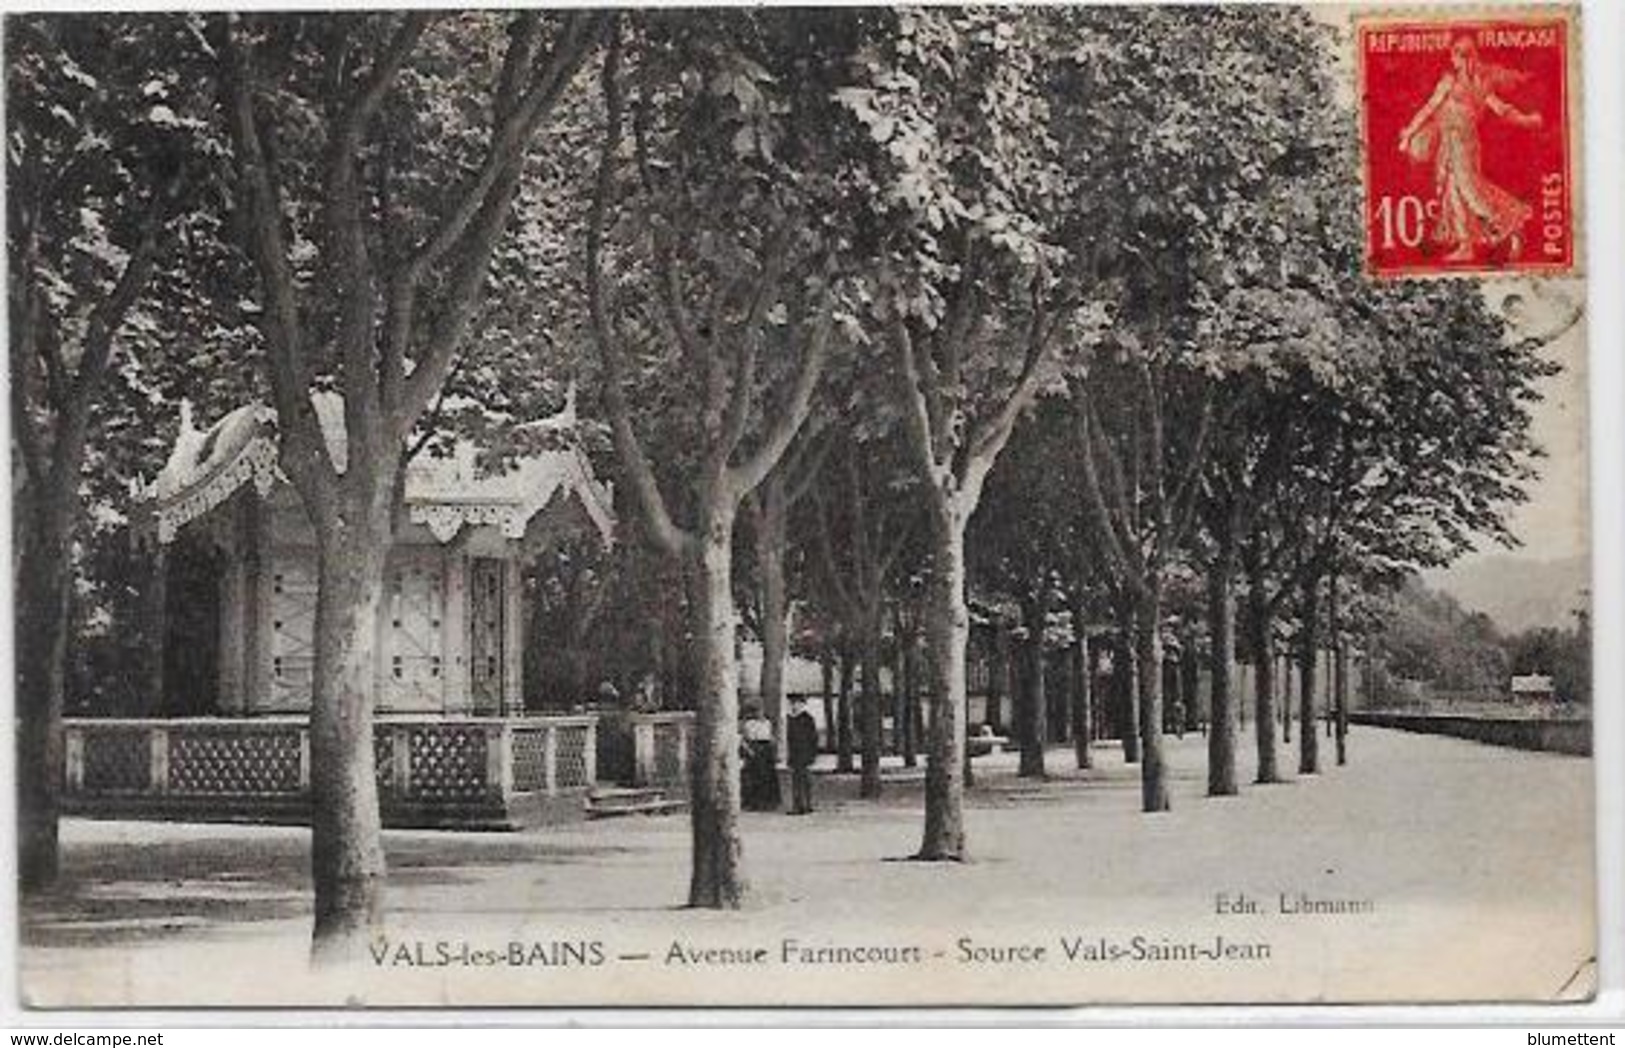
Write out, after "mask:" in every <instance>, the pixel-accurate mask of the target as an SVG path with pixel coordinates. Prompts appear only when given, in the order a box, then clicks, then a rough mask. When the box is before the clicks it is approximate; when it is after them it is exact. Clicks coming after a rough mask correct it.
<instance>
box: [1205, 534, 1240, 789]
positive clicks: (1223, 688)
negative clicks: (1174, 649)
mask: <svg viewBox="0 0 1625 1048" xmlns="http://www.w3.org/2000/svg"><path fill="white" fill-rule="evenodd" d="M1223 546H1224V544H1223V543H1222V542H1221V550H1220V553H1219V555H1218V557H1216V558H1215V559H1214V563H1213V566H1212V567H1211V568H1209V570H1208V677H1209V679H1210V683H1209V687H1210V692H1209V695H1208V732H1207V794H1208V796H1209V797H1233V796H1235V795H1236V794H1237V793H1239V792H1240V788H1239V786H1238V785H1237V781H1236V733H1237V731H1238V728H1237V724H1236V701H1235V684H1234V681H1233V680H1232V670H1233V667H1234V666H1235V658H1236V592H1235V553H1234V549H1233V547H1231V548H1229V549H1225V548H1223Z"/></svg>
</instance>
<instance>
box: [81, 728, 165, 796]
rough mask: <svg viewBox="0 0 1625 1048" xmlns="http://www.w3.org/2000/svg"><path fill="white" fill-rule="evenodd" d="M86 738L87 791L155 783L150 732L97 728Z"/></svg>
mask: <svg viewBox="0 0 1625 1048" xmlns="http://www.w3.org/2000/svg"><path fill="white" fill-rule="evenodd" d="M84 739H85V777H84V789H85V792H86V793H125V792H140V791H142V790H145V789H149V788H150V787H151V786H152V776H151V772H150V771H149V767H148V762H149V759H150V749H149V745H150V744H149V743H148V741H147V733H146V732H144V731H94V732H86V733H85V736H84Z"/></svg>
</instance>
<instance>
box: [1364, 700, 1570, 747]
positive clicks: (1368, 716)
mask: <svg viewBox="0 0 1625 1048" xmlns="http://www.w3.org/2000/svg"><path fill="white" fill-rule="evenodd" d="M1349 720H1350V721H1351V722H1353V723H1355V724H1366V725H1370V726H1371V727H1375V728H1397V729H1398V730H1400V731H1414V732H1421V733H1424V734H1427V735H1449V736H1451V737H1452V738H1457V739H1470V740H1472V741H1474V742H1483V743H1488V744H1489V745H1491V746H1510V747H1512V748H1514V749H1520V750H1541V751H1544V752H1547V753H1567V754H1571V755H1573V756H1576V757H1589V756H1591V722H1590V721H1589V720H1538V719H1533V718H1518V717H1482V716H1465V715H1462V714H1446V713H1401V712H1385V711H1379V710H1362V711H1358V712H1351V713H1350V714H1349Z"/></svg>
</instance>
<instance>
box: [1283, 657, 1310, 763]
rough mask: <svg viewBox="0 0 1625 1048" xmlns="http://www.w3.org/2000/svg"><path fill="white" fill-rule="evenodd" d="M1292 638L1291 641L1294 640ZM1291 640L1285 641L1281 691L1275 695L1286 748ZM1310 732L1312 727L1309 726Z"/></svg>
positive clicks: (1289, 732)
mask: <svg viewBox="0 0 1625 1048" xmlns="http://www.w3.org/2000/svg"><path fill="white" fill-rule="evenodd" d="M1295 639H1296V638H1294V639H1293V640H1295ZM1293 640H1288V641H1287V646H1286V647H1287V653H1286V654H1284V655H1282V656H1281V667H1280V678H1279V679H1280V682H1281V689H1280V691H1279V692H1278V693H1277V699H1278V702H1277V706H1278V708H1279V709H1280V711H1281V741H1282V742H1284V743H1286V744H1287V745H1288V746H1290V745H1292V661H1293V660H1292V655H1291V652H1292V645H1293ZM1310 730H1311V731H1313V730H1314V726H1313V725H1310Z"/></svg>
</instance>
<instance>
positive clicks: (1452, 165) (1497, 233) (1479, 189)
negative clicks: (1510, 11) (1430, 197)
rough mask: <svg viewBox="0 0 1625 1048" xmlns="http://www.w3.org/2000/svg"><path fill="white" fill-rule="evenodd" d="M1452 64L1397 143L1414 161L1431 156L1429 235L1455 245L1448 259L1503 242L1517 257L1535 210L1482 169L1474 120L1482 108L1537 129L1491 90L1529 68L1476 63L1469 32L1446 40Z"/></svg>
mask: <svg viewBox="0 0 1625 1048" xmlns="http://www.w3.org/2000/svg"><path fill="white" fill-rule="evenodd" d="M1450 65H1451V68H1450V71H1449V72H1447V73H1445V74H1444V75H1443V76H1441V77H1440V78H1439V82H1438V84H1437V86H1435V88H1434V90H1433V95H1432V97H1430V98H1429V99H1428V101H1427V104H1425V105H1424V106H1423V107H1422V108H1421V109H1420V110H1418V111H1417V113H1416V115H1415V116H1414V117H1412V118H1411V121H1410V123H1408V124H1406V125H1405V129H1404V130H1403V131H1401V132H1400V133H1399V148H1400V149H1401V150H1403V151H1404V152H1405V153H1407V154H1409V155H1410V156H1411V157H1412V158H1413V159H1416V160H1419V161H1426V160H1431V161H1432V162H1433V169H1434V192H1435V193H1436V194H1437V199H1436V201H1435V204H1434V206H1435V207H1436V208H1437V218H1436V219H1435V225H1434V233H1433V236H1434V239H1435V240H1436V241H1438V242H1439V243H1440V244H1441V245H1443V246H1445V247H1448V248H1451V249H1452V250H1451V251H1450V253H1449V254H1447V255H1446V256H1445V259H1444V260H1445V261H1446V262H1465V261H1468V260H1470V259H1472V258H1473V257H1474V253H1475V251H1476V250H1477V249H1478V248H1480V247H1494V246H1495V245H1498V244H1500V243H1502V242H1503V241H1505V242H1506V243H1507V244H1508V249H1509V251H1510V254H1511V257H1512V258H1514V259H1516V258H1517V257H1518V255H1519V254H1520V253H1521V252H1522V250H1523V234H1522V230H1523V224H1524V223H1525V222H1526V221H1528V220H1529V216H1530V214H1531V213H1532V210H1533V209H1532V208H1531V207H1530V206H1529V204H1527V203H1525V202H1524V201H1522V200H1519V199H1518V198H1517V197H1515V196H1513V195H1512V194H1511V193H1509V192H1507V191H1506V190H1505V189H1502V188H1501V187H1500V186H1498V185H1496V184H1495V183H1494V182H1491V181H1490V180H1489V178H1488V177H1487V176H1486V175H1485V174H1484V166H1483V161H1482V158H1481V155H1480V145H1481V143H1480V140H1479V127H1478V125H1479V123H1480V122H1481V121H1482V120H1483V118H1484V113H1485V112H1486V111H1488V112H1490V113H1494V114H1495V115H1496V116H1498V117H1501V118H1502V119H1503V120H1506V121H1507V122H1508V123H1511V124H1513V125H1516V126H1518V127H1524V128H1537V127H1540V126H1541V123H1542V121H1541V116H1540V114H1539V113H1535V112H1528V113H1526V112H1524V111H1523V110H1520V109H1518V108H1516V107H1515V106H1513V105H1512V104H1511V103H1509V102H1507V101H1505V100H1504V99H1502V98H1501V97H1500V96H1499V95H1498V94H1496V91H1497V90H1498V89H1499V88H1502V87H1505V86H1508V85H1511V84H1516V83H1518V82H1520V81H1522V80H1524V79H1526V78H1527V77H1526V74H1523V73H1521V72H1519V71H1517V70H1513V69H1504V68H1502V67H1500V66H1497V65H1493V64H1491V63H1488V62H1484V61H1481V60H1480V59H1479V57H1478V48H1477V47H1475V46H1474V44H1473V41H1472V38H1471V37H1467V36H1463V37H1461V38H1460V39H1458V40H1457V41H1456V42H1455V43H1454V44H1453V45H1451V48H1450Z"/></svg>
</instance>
